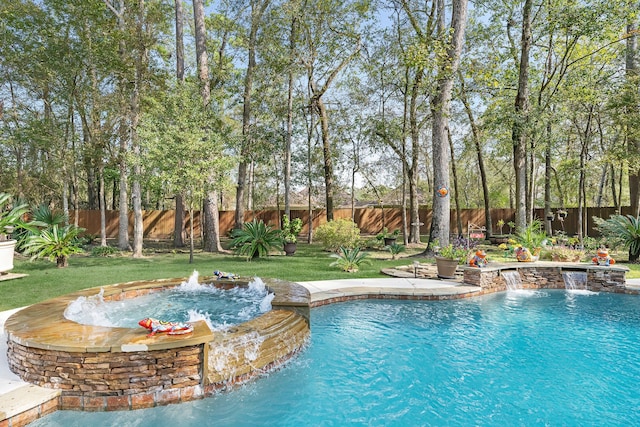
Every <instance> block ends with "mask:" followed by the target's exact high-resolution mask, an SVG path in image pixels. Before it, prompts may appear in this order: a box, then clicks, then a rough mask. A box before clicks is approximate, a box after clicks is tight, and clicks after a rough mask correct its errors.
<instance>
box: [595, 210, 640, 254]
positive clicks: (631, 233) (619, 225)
mask: <svg viewBox="0 0 640 427" xmlns="http://www.w3.org/2000/svg"><path fill="white" fill-rule="evenodd" d="M593 221H594V223H595V224H596V229H597V230H598V231H600V234H602V236H604V237H605V239H606V241H607V242H608V243H610V244H611V245H612V246H618V245H620V246H622V247H625V248H628V249H629V262H637V261H638V259H639V258H640V217H634V216H632V215H611V217H609V219H606V220H605V219H602V218H598V217H593Z"/></svg>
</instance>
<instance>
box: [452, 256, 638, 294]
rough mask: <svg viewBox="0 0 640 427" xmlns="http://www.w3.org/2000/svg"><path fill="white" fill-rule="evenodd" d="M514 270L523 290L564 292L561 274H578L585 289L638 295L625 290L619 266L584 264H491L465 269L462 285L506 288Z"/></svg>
mask: <svg viewBox="0 0 640 427" xmlns="http://www.w3.org/2000/svg"><path fill="white" fill-rule="evenodd" d="M507 271H514V272H517V273H518V274H519V275H520V279H521V281H522V287H523V288H524V289H542V288H545V289H565V282H564V278H563V276H562V273H564V272H571V271H581V272H585V273H586V274H587V285H586V287H587V289H588V290H591V291H595V292H617V293H632V294H636V293H638V291H637V290H634V289H627V288H626V286H625V283H626V278H625V276H626V273H627V271H629V269H628V268H626V267H621V266H616V265H614V266H610V267H606V266H598V265H593V264H587V263H558V262H544V261H538V262H520V263H509V264H493V263H492V264H490V266H487V267H483V268H475V267H465V268H464V283H465V284H469V285H476V286H480V288H481V289H482V292H483V293H489V292H498V291H504V290H506V289H507V284H506V281H505V279H504V277H503V273H504V272H507Z"/></svg>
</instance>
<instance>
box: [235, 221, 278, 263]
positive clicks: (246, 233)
mask: <svg viewBox="0 0 640 427" xmlns="http://www.w3.org/2000/svg"><path fill="white" fill-rule="evenodd" d="M231 237H233V240H232V241H231V248H232V249H233V251H234V252H235V253H237V254H238V255H244V256H246V257H247V261H250V260H251V259H253V258H260V257H263V256H267V255H269V251H270V250H271V249H278V250H280V248H281V247H282V234H281V232H280V230H274V229H272V228H271V226H269V225H267V224H265V223H264V222H262V220H260V221H257V220H255V219H254V220H253V221H251V222H245V223H244V224H243V225H242V229H240V230H234V231H233V232H232V234H231Z"/></svg>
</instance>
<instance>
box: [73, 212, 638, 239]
mask: <svg viewBox="0 0 640 427" xmlns="http://www.w3.org/2000/svg"><path fill="white" fill-rule="evenodd" d="M566 211H567V212H568V215H567V217H566V218H565V219H564V221H560V220H559V219H558V216H557V215H554V217H555V218H554V220H553V222H552V229H553V230H554V232H555V231H564V232H565V233H566V234H568V235H575V234H577V230H578V217H577V212H578V210H577V209H576V208H571V209H566ZM419 212H420V222H421V226H420V234H421V235H426V234H428V233H429V227H430V225H431V209H420V211H419ZM615 212H616V210H615V208H613V207H606V208H588V209H586V212H585V214H584V217H583V223H586V224H587V235H588V236H597V235H598V232H597V231H596V230H595V229H594V228H593V225H594V224H593V220H592V217H594V216H596V217H600V218H609V216H611V215H612V214H614V213H615ZM629 213H630V208H629V207H624V208H622V214H623V215H626V214H629ZM281 214H282V211H280V212H279V211H277V210H259V211H248V212H246V214H245V221H251V220H253V219H254V218H257V219H259V220H260V219H261V220H263V221H264V222H265V223H266V224H269V225H271V226H272V227H273V228H279V221H278V219H279V217H280V215H281ZM534 214H535V216H536V217H537V218H540V219H543V220H544V212H543V209H535V210H534ZM119 215H120V214H119V212H118V211H107V212H106V232H107V237H108V238H116V237H118V225H119V222H120V220H119ZM71 217H72V218H73V217H74V213H71ZM460 217H461V223H462V228H463V229H462V230H458V229H457V223H458V221H457V216H456V211H455V210H452V211H451V218H450V220H451V233H452V234H457V233H458V232H459V231H460V232H461V233H462V234H464V235H467V233H468V232H469V231H471V230H469V226H470V225H471V226H478V227H480V228H482V227H484V228H486V229H488V228H489V227H488V226H487V225H486V224H485V219H484V209H463V210H461V211H460ZM78 218H79V226H80V227H83V228H85V229H86V230H87V233H89V234H94V235H99V234H100V211H95V210H80V211H78ZM200 218H201V216H200V212H195V214H194V234H195V235H196V236H199V235H200ZM291 218H301V219H302V221H303V222H304V228H303V229H302V232H301V234H303V235H306V234H308V232H309V227H308V221H309V211H308V210H303V209H299V210H292V211H291ZM334 218H335V219H340V218H345V219H348V218H351V209H335V210H334ZM491 219H492V222H493V234H499V233H500V229H499V227H498V226H497V223H498V220H500V219H502V220H503V221H504V224H505V225H504V226H503V227H502V232H503V234H508V233H509V231H510V227H509V226H508V223H509V222H510V221H514V220H515V210H514V209H491ZM143 221H144V237H145V238H149V239H170V238H172V237H173V229H174V221H175V211H173V210H167V211H156V210H154V211H143ZM189 221H190V219H189V214H188V212H187V213H185V222H184V230H185V233H187V234H188V233H189V228H190V225H189ZM354 221H355V222H356V224H358V227H359V228H360V232H361V233H362V234H377V233H379V232H380V231H381V230H382V229H383V228H384V227H387V229H388V230H389V231H393V230H396V229H399V230H401V229H402V209H401V208H396V207H385V208H380V207H367V208H358V209H356V210H355V213H354ZM407 221H409V213H407ZM326 222H327V221H326V212H325V211H324V210H314V211H313V228H314V229H317V228H318V226H320V225H321V224H324V223H326ZM233 226H234V211H220V232H221V233H222V234H223V235H228V233H229V232H230V231H231V230H232V229H233ZM129 233H130V234H132V233H133V212H129Z"/></svg>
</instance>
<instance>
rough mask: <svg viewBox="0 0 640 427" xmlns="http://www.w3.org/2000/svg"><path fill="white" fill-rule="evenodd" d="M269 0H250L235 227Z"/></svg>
mask: <svg viewBox="0 0 640 427" xmlns="http://www.w3.org/2000/svg"><path fill="white" fill-rule="evenodd" d="M270 1H271V0H251V2H250V3H251V24H250V29H249V46H248V48H249V52H248V56H249V61H248V64H247V71H246V74H245V76H244V95H243V108H242V148H241V150H240V164H239V165H238V185H237V187H236V212H235V227H236V228H242V224H243V223H244V210H245V206H246V205H245V192H246V191H247V165H248V162H249V154H250V152H251V146H252V141H251V139H252V136H251V131H250V126H251V95H252V93H251V92H252V90H253V74H254V72H255V68H256V45H257V35H258V28H259V27H260V22H261V20H262V15H263V14H264V11H265V9H266V8H267V6H269V2H270Z"/></svg>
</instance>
